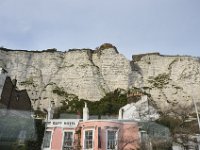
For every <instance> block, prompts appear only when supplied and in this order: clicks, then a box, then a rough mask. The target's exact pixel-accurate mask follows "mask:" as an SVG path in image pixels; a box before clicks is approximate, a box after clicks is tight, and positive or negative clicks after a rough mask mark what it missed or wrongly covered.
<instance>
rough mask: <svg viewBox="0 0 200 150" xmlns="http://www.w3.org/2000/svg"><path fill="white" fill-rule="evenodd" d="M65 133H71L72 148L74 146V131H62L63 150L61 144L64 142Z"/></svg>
mask: <svg viewBox="0 0 200 150" xmlns="http://www.w3.org/2000/svg"><path fill="white" fill-rule="evenodd" d="M65 132H72V134H73V135H72V137H73V138H72V147H73V146H74V133H75V131H74V130H63V132H62V149H63V144H64V143H63V142H64V136H65Z"/></svg>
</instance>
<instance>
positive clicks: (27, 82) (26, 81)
mask: <svg viewBox="0 0 200 150" xmlns="http://www.w3.org/2000/svg"><path fill="white" fill-rule="evenodd" d="M19 84H20V85H34V80H33V77H30V78H28V79H26V80H25V81H22V82H20V83H19Z"/></svg>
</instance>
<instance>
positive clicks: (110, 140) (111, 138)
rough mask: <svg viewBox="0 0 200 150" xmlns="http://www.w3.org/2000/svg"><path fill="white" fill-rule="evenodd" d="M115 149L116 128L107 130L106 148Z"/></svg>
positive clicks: (108, 149)
mask: <svg viewBox="0 0 200 150" xmlns="http://www.w3.org/2000/svg"><path fill="white" fill-rule="evenodd" d="M116 149H117V130H107V150H116Z"/></svg>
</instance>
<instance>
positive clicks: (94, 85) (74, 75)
mask: <svg viewBox="0 0 200 150" xmlns="http://www.w3.org/2000/svg"><path fill="white" fill-rule="evenodd" d="M0 67H1V68H3V69H4V70H5V71H3V70H2V71H1V74H0V79H1V83H0V84H1V85H0V89H1V88H2V84H3V79H5V74H6V75H8V76H10V77H11V78H12V79H14V78H16V79H17V81H18V82H17V87H18V88H19V89H20V90H22V89H26V90H27V91H28V94H29V97H30V98H31V101H32V104H33V106H34V108H37V107H47V106H48V104H49V100H50V101H52V100H53V101H55V104H56V105H60V101H61V100H63V99H64V97H61V96H58V95H57V94H55V93H53V92H52V91H53V90H54V89H55V88H56V87H59V88H62V89H63V90H64V91H66V92H68V93H73V94H76V95H78V96H79V98H83V99H88V100H91V101H96V100H99V99H100V98H102V97H103V96H104V95H105V93H106V92H110V91H114V90H115V89H117V88H122V89H125V90H128V89H129V88H132V87H139V88H143V89H144V90H145V91H146V92H147V93H150V94H151V95H152V98H153V100H154V101H155V103H156V104H157V106H158V108H161V109H164V108H168V107H172V106H174V107H176V106H179V104H181V105H182V106H185V105H187V106H188V105H190V103H191V100H192V98H194V99H197V98H198V97H200V92H199V91H198V89H199V87H200V75H199V71H200V63H199V59H198V58H192V57H184V56H161V55H159V54H145V55H138V56H133V60H132V61H129V60H127V59H126V58H125V57H124V56H123V55H121V54H119V53H118V52H117V51H116V49H114V48H108V49H104V50H99V51H93V50H89V49H88V50H87V49H84V50H71V51H68V52H28V51H5V50H0Z"/></svg>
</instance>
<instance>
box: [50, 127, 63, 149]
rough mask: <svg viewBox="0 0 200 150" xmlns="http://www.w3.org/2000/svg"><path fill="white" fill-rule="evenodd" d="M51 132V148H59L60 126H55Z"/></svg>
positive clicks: (60, 142) (60, 146) (60, 144)
mask: <svg viewBox="0 0 200 150" xmlns="http://www.w3.org/2000/svg"><path fill="white" fill-rule="evenodd" d="M52 133H53V134H52V143H51V150H61V149H62V137H63V133H62V128H58V127H56V128H54V130H53V132H52Z"/></svg>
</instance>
